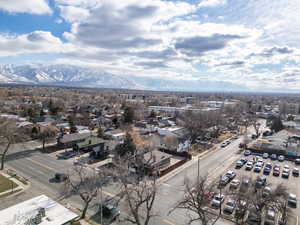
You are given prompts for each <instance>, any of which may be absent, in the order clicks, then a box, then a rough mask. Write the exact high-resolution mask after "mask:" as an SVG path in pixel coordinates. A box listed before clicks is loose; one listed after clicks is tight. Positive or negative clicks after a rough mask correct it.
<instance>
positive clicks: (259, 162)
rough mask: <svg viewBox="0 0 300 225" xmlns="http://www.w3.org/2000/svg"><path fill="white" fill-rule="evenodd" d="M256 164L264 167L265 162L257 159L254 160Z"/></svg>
mask: <svg viewBox="0 0 300 225" xmlns="http://www.w3.org/2000/svg"><path fill="white" fill-rule="evenodd" d="M256 164H261V165H262V166H264V164H265V162H264V160H262V159H261V158H258V159H257V160H256Z"/></svg>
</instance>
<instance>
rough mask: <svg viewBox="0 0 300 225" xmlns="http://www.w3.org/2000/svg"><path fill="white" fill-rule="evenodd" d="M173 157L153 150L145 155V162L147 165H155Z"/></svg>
mask: <svg viewBox="0 0 300 225" xmlns="http://www.w3.org/2000/svg"><path fill="white" fill-rule="evenodd" d="M171 157H172V155H170V154H167V153H165V152H161V151H158V150H153V151H150V152H147V153H145V154H144V160H145V161H146V163H148V164H153V165H154V164H156V163H159V162H160V161H162V160H164V159H166V158H171Z"/></svg>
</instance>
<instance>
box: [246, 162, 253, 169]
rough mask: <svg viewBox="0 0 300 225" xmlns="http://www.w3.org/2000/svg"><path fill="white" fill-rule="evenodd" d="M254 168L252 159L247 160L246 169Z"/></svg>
mask: <svg viewBox="0 0 300 225" xmlns="http://www.w3.org/2000/svg"><path fill="white" fill-rule="evenodd" d="M252 168H253V162H251V161H250V162H247V164H246V167H245V169H246V170H252Z"/></svg>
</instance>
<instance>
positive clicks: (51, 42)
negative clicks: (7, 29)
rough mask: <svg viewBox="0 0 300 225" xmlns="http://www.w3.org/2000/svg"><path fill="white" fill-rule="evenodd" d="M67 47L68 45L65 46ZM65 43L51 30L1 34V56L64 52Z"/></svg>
mask: <svg viewBox="0 0 300 225" xmlns="http://www.w3.org/2000/svg"><path fill="white" fill-rule="evenodd" d="M65 47H66V49H67V46H65ZM65 47H64V45H63V43H62V42H61V41H60V39H59V38H57V37H55V36H53V35H52V34H51V33H50V32H46V31H34V32H32V33H29V34H23V35H14V36H12V35H0V56H14V55H18V54H26V53H49V52H52V53H53V52H57V53H58V52H63V51H64V48H65Z"/></svg>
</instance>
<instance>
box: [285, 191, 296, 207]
mask: <svg viewBox="0 0 300 225" xmlns="http://www.w3.org/2000/svg"><path fill="white" fill-rule="evenodd" d="M287 201H288V206H290V207H292V208H297V196H296V195H294V194H292V193H290V194H289V196H288V199H287Z"/></svg>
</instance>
